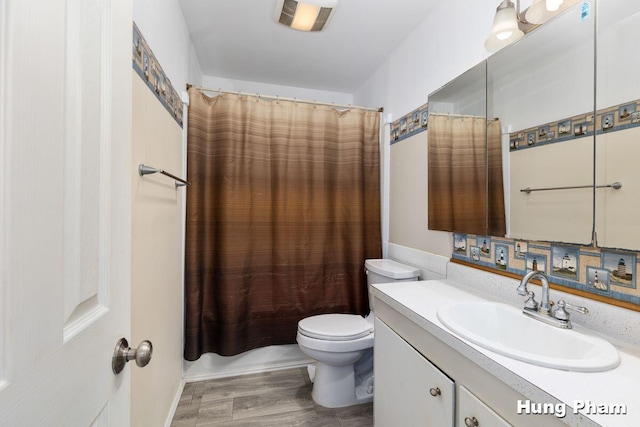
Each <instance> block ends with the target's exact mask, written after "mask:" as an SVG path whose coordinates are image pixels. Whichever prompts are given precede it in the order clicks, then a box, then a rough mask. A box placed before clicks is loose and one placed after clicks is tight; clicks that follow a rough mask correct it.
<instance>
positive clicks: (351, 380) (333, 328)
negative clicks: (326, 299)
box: [296, 259, 420, 408]
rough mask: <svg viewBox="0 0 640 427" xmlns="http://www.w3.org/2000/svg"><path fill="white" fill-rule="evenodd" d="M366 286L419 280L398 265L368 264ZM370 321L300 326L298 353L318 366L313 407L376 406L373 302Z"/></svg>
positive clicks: (326, 318) (337, 316) (327, 317)
mask: <svg viewBox="0 0 640 427" xmlns="http://www.w3.org/2000/svg"><path fill="white" fill-rule="evenodd" d="M365 269H366V271H367V284H368V285H370V284H372V283H389V282H400V281H401V282H406V281H414V280H417V278H418V276H419V274H420V271H419V270H418V269H416V268H413V267H409V266H406V265H403V264H400V263H398V262H396V261H392V260H388V259H384V260H382V259H381V260H366V261H365ZM369 307H370V309H371V312H370V313H369V315H368V316H367V317H362V316H359V315H355V314H342V313H334V314H320V315H316V316H311V317H307V318H305V319H302V320H300V322H298V333H297V336H296V340H297V342H298V346H299V347H300V350H301V351H302V352H303V353H304V354H306V355H307V356H309V357H310V358H312V359H314V360H315V361H316V365H315V373H314V374H313V375H310V376H312V378H311V381H312V382H313V390H312V392H311V397H312V398H313V400H314V402H316V403H317V404H319V405H322V406H324V407H327V408H340V407H344V406H351V405H355V404H359V403H366V402H370V401H371V400H373V341H374V331H373V319H374V315H373V297H372V295H371V290H370V289H369Z"/></svg>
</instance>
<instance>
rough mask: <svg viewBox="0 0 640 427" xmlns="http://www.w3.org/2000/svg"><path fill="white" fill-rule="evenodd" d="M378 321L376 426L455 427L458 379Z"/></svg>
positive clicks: (376, 342) (375, 362) (375, 358)
mask: <svg viewBox="0 0 640 427" xmlns="http://www.w3.org/2000/svg"><path fill="white" fill-rule="evenodd" d="M375 322H376V323H375V345H374V347H373V351H374V375H375V376H374V378H375V392H374V405H373V408H374V419H375V425H376V427H397V426H403V427H413V426H438V427H446V426H453V420H454V413H453V411H454V392H455V384H454V382H453V381H452V380H451V379H450V378H449V377H447V376H446V375H444V374H443V373H442V372H441V371H440V370H439V369H438V368H437V367H436V366H434V365H433V364H431V362H429V361H428V360H427V359H425V358H424V356H422V355H421V354H420V353H418V352H417V351H416V350H415V349H414V348H413V347H411V346H410V345H409V344H407V342H406V341H404V340H403V339H402V338H401V337H400V336H398V335H397V334H396V333H395V332H393V331H392V330H391V329H390V328H389V327H388V326H387V325H385V324H384V323H383V322H381V321H380V320H378V319H376V321H375Z"/></svg>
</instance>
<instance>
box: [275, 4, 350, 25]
mask: <svg viewBox="0 0 640 427" xmlns="http://www.w3.org/2000/svg"><path fill="white" fill-rule="evenodd" d="M337 4H338V1H337V0H303V1H296V0H278V1H277V3H276V12H275V16H274V18H275V20H276V21H277V22H279V23H281V24H282V25H286V26H287V27H291V28H293V29H295V30H300V31H321V30H322V29H324V28H325V26H326V25H327V22H329V18H331V15H332V12H333V10H334V9H335V7H336V5H337Z"/></svg>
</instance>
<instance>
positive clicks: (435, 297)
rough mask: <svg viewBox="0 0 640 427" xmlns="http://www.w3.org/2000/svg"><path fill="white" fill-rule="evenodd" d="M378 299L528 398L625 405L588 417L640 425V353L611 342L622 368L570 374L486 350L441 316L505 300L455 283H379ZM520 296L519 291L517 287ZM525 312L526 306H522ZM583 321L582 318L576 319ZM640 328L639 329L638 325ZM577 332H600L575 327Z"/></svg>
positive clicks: (600, 421)
mask: <svg viewBox="0 0 640 427" xmlns="http://www.w3.org/2000/svg"><path fill="white" fill-rule="evenodd" d="M372 286H373V288H374V291H373V292H374V295H375V296H376V297H377V298H379V299H380V300H382V301H384V302H385V303H386V304H388V305H389V306H391V307H392V308H394V309H395V310H396V311H398V312H400V313H401V314H403V315H404V316H405V317H408V318H409V319H410V320H412V321H413V322H414V323H416V324H418V325H419V326H420V327H422V328H423V329H425V330H426V331H428V332H429V333H431V334H432V335H435V336H436V337H437V338H439V339H440V340H442V341H443V342H445V344H447V345H449V346H450V347H452V348H453V349H454V350H456V351H458V352H459V353H462V354H463V355H464V356H466V357H467V358H469V359H471V360H472V361H473V362H475V363H476V364H478V365H479V366H481V367H482V368H483V369H485V370H487V371H488V372H490V373H491V374H492V375H494V376H496V377H497V378H499V379H500V380H501V381H503V382H505V383H506V384H507V385H509V386H510V387H512V388H513V389H515V390H516V391H518V392H520V393H521V394H522V395H524V396H525V397H526V398H530V399H532V401H536V402H545V401H544V400H541V399H544V396H541V395H540V390H538V389H542V390H544V392H546V393H547V394H548V395H550V396H552V397H554V398H555V399H557V400H559V401H561V402H564V403H566V404H567V406H568V408H567V412H570V411H572V409H569V407H570V408H573V407H574V404H575V403H574V402H575V401H583V402H590V403H593V404H596V405H601V404H605V405H615V404H625V405H626V409H627V414H626V415H605V414H587V413H585V412H584V411H580V412H581V413H582V414H583V415H584V416H586V417H587V418H589V419H590V420H592V421H594V422H596V423H598V424H600V425H602V426H605V427H609V426H611V427H616V426H636V425H638V424H639V423H640V349H638V348H637V347H635V346H633V345H631V344H627V343H624V342H620V341H615V340H613V339H611V338H609V337H604V338H605V339H607V340H608V341H609V342H611V343H612V344H613V345H614V346H616V348H617V349H618V351H619V353H620V365H619V366H618V367H617V368H615V369H612V370H609V371H604V372H587V373H585V372H570V371H563V370H558V369H552V368H544V367H540V366H536V365H533V364H530V363H526V362H521V361H519V360H515V359H512V358H509V357H507V356H503V355H501V354H498V353H495V352H493V351H490V350H487V349H484V348H482V347H480V346H478V345H476V344H473V343H472V342H470V341H467V340H465V339H464V338H461V337H459V336H457V335H456V334H454V333H453V332H451V331H450V330H449V329H447V328H446V327H445V326H444V325H443V324H442V323H441V322H440V321H439V320H438V317H437V311H438V309H439V308H440V307H441V306H444V305H446V304H451V303H457V302H462V301H487V300H489V301H498V302H502V303H506V304H510V305H513V304H512V303H510V302H508V301H501V300H498V299H496V298H495V297H494V296H489V295H485V294H483V293H481V292H478V291H476V290H473V289H470V288H469V287H467V286H465V285H462V284H460V283H457V282H454V281H452V280H426V281H419V282H404V283H389V284H375V285H372ZM514 292H515V288H514ZM518 308H521V307H518ZM575 316H578V315H575ZM637 327H638V328H640V325H638V326H637ZM574 329H575V330H576V331H577V332H581V331H583V332H586V333H590V334H593V335H597V334H596V333H594V332H592V331H590V330H587V329H585V328H582V327H580V326H579V325H575V321H574ZM578 418H581V417H571V416H568V417H566V421H567V422H568V423H569V424H570V425H581V424H580V423H579V422H578V421H576V420H577V419H578Z"/></svg>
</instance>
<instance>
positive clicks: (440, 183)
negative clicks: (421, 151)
mask: <svg viewBox="0 0 640 427" xmlns="http://www.w3.org/2000/svg"><path fill="white" fill-rule="evenodd" d="M487 129H489V130H490V136H489V140H490V141H493V142H494V144H495V143H497V144H498V149H493V150H491V155H490V156H488V151H487ZM499 129H500V125H499V123H497V122H495V123H492V124H491V125H490V126H489V128H487V115H486V62H484V61H483V62H482V63H480V64H478V65H476V66H475V67H474V68H472V69H471V70H469V71H467V72H466V73H464V74H463V75H461V76H460V77H458V78H456V79H454V80H453V81H452V82H450V83H449V84H447V85H446V86H444V87H442V88H441V89H439V90H437V91H436V92H434V93H432V94H431V95H429V142H428V152H429V154H428V186H429V193H428V194H429V219H428V225H429V229H431V230H442V231H453V232H457V233H469V234H477V235H486V234H487V228H488V219H487V209H488V204H489V203H490V201H491V200H492V199H493V197H494V196H490V194H494V193H495V194H496V196H495V197H496V198H497V199H498V200H499V201H501V202H502V203H500V205H499V207H498V209H499V210H500V211H501V212H502V215H501V216H500V215H499V214H497V213H496V214H494V215H492V218H493V220H494V221H495V222H497V223H500V222H501V224H502V234H504V204H503V200H504V196H503V190H502V165H501V164H502V153H501V150H500V149H499V143H500V133H499ZM489 165H491V166H489ZM488 168H490V169H489V170H490V171H491V175H492V176H493V178H492V180H491V181H492V182H496V183H497V184H499V185H498V186H497V188H496V189H495V191H493V192H492V191H489V193H487V179H488V178H487V171H488ZM496 177H497V179H496ZM496 206H497V205H496ZM500 217H501V218H502V219H501V220H500ZM493 227H496V228H500V226H499V225H497V226H493Z"/></svg>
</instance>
